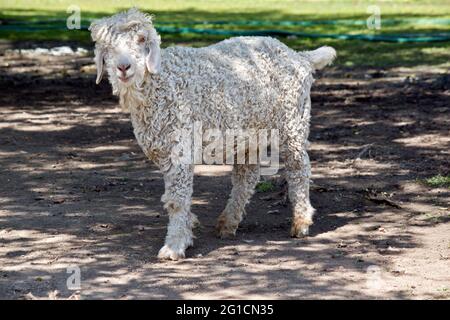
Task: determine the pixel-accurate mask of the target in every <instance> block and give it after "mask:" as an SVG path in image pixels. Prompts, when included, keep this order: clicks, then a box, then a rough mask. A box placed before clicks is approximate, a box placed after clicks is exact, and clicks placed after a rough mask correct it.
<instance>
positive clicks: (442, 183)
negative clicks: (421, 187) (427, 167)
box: [424, 174, 450, 188]
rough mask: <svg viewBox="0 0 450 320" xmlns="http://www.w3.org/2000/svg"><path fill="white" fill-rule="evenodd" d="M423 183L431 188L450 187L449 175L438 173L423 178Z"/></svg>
mask: <svg viewBox="0 0 450 320" xmlns="http://www.w3.org/2000/svg"><path fill="white" fill-rule="evenodd" d="M424 182H425V184H426V185H428V186H429V187H433V188H443V187H445V188H450V176H442V175H440V174H438V175H436V176H433V177H431V178H428V179H425V181H424Z"/></svg>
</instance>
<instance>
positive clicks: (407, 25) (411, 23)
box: [0, 0, 450, 68]
mask: <svg viewBox="0 0 450 320" xmlns="http://www.w3.org/2000/svg"><path fill="white" fill-rule="evenodd" d="M70 5H78V6H79V7H80V9H81V19H82V25H83V26H88V25H89V21H90V20H89V19H95V18H99V17H103V16H106V15H110V14H113V13H116V12H118V11H122V10H125V9H128V8H130V7H132V6H137V7H138V8H140V9H142V10H145V11H147V12H150V13H152V14H154V15H155V25H156V26H157V27H158V26H174V27H186V26H189V27H194V28H207V29H221V30H264V29H277V30H286V31H295V32H305V33H317V34H369V35H370V34H411V33H421V34H436V33H449V32H450V25H449V23H448V20H447V21H446V20H445V19H450V1H448V0H435V1H430V0H428V1H422V0H415V1H402V0H394V1H355V0H341V1H332V0H324V1H321V0H302V1H299V0H280V1H274V0H239V1H238V0H203V1H202V0H136V1H127V0H99V1H94V0H76V1H75V0H0V20H1V25H0V39H3V40H5V41H25V40H31V41H33V40H45V41H50V40H51V41H69V40H70V41H79V42H81V43H83V44H88V43H90V41H91V40H90V35H89V33H88V32H87V31H85V30H68V29H64V28H63V29H62V30H59V29H55V30H36V31H32V32H30V30H19V29H16V30H14V29H13V28H5V26H8V24H13V25H14V23H17V22H20V23H23V26H30V25H32V24H33V23H36V22H37V23H39V26H41V27H42V26H50V27H51V26H54V25H59V26H65V19H67V17H68V16H69V15H70V14H69V13H67V12H66V11H67V8H68V7H69V6H70ZM370 5H377V6H379V7H380V9H381V29H380V30H370V29H368V28H367V26H366V23H365V21H366V19H367V18H368V17H369V16H370V15H371V14H370V13H367V8H368V6H370ZM430 18H431V19H432V20H422V21H418V20H417V19H430ZM339 19H349V20H355V21H356V22H357V23H337V24H313V25H308V26H299V25H274V26H271V25H270V24H271V23H272V22H274V23H277V22H278V23H279V22H282V21H322V20H339ZM433 19H434V20H433ZM214 21H225V22H227V21H229V22H243V21H244V22H245V21H247V22H248V21H265V22H266V23H265V24H264V25H242V24H240V23H237V24H215V23H212V22H214ZM383 21H385V24H383ZM2 26H3V28H2ZM162 38H163V46H169V45H175V44H181V45H191V46H204V45H208V44H211V43H214V42H217V41H220V40H222V39H224V38H226V36H219V35H202V34H192V33H187V34H184V33H183V34H172V33H170V34H162ZM280 40H281V41H283V42H284V43H286V44H287V45H289V46H290V47H292V48H294V49H297V50H306V49H310V48H315V47H317V46H320V45H325V44H326V45H331V46H334V47H335V48H336V49H337V50H338V53H339V59H338V60H337V64H338V65H342V66H350V67H353V66H362V67H368V66H372V67H391V66H417V65H433V66H440V67H444V68H448V67H449V66H450V62H449V61H450V41H445V42H428V43H387V42H369V41H362V40H337V39H324V38H320V39H311V38H303V37H280Z"/></svg>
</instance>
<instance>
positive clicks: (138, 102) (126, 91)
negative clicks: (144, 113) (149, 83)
mask: <svg viewBox="0 0 450 320" xmlns="http://www.w3.org/2000/svg"><path fill="white" fill-rule="evenodd" d="M117 81H119V80H117V79H116V88H115V90H114V89H113V93H114V94H116V95H118V96H119V102H120V106H121V107H122V110H123V111H124V112H129V111H130V109H131V108H138V107H140V106H142V105H144V104H145V99H144V97H145V96H144V94H143V92H142V91H143V86H144V76H138V75H136V74H135V75H134V76H133V79H131V82H130V83H129V84H127V85H123V84H118V83H117ZM113 87H114V86H113Z"/></svg>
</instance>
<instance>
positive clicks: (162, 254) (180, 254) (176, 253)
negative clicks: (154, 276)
mask: <svg viewBox="0 0 450 320" xmlns="http://www.w3.org/2000/svg"><path fill="white" fill-rule="evenodd" d="M184 257H185V254H184V250H181V249H180V250H173V249H171V248H170V247H169V246H168V245H164V246H163V247H162V248H161V250H159V253H158V259H161V260H173V261H176V260H180V259H184Z"/></svg>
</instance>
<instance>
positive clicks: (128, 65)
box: [117, 63, 130, 73]
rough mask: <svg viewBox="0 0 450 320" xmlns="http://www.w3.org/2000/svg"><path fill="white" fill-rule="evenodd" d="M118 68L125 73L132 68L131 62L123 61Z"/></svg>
mask: <svg viewBox="0 0 450 320" xmlns="http://www.w3.org/2000/svg"><path fill="white" fill-rule="evenodd" d="M117 69H119V70H120V71H122V72H123V73H125V72H126V71H127V70H128V69H130V64H129V63H126V64H125V63H121V64H119V65H117Z"/></svg>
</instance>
